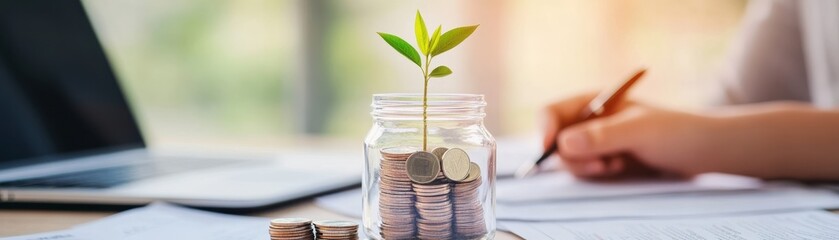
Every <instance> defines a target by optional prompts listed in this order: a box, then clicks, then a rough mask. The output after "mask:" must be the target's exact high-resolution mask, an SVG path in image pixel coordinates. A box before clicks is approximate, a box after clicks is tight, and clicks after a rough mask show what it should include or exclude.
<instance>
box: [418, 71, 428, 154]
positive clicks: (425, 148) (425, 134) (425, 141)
mask: <svg viewBox="0 0 839 240" xmlns="http://www.w3.org/2000/svg"><path fill="white" fill-rule="evenodd" d="M428 65H431V57H430V56H428V55H425V69H422V68H420V70H422V75H423V87H422V150H423V151H428V80H429V79H431V77H429V76H428V75H429V74H428Z"/></svg>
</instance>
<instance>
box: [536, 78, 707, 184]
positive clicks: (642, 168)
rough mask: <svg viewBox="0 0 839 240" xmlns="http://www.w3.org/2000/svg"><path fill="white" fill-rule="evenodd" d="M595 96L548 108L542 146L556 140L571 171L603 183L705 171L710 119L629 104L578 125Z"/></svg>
mask: <svg viewBox="0 0 839 240" xmlns="http://www.w3.org/2000/svg"><path fill="white" fill-rule="evenodd" d="M595 95H596V94H595V93H588V94H581V95H578V96H575V97H572V98H569V99H566V100H564V101H560V102H557V103H554V104H551V105H550V106H549V107H548V108H547V112H548V114H547V115H548V116H547V119H548V120H547V127H546V134H545V139H544V143H545V145H544V147H545V148H547V147H549V146H548V145H549V144H551V143H553V142H556V144H558V146H557V147H558V149H559V152H558V154H559V155H560V158H561V160H562V162H563V164H564V166H565V167H566V168H567V169H568V170H569V171H570V172H571V173H573V174H574V175H576V176H578V177H582V178H589V179H602V178H616V177H634V176H655V175H660V174H667V175H673V174H676V175H692V174H695V173H699V172H703V171H706V170H707V167H708V166H704V165H703V164H702V158H701V157H699V156H701V149H702V147H703V146H704V144H703V142H704V139H705V136H707V134H706V133H705V131H707V130H709V129H710V128H711V126H712V122H713V121H712V119H710V118H707V117H702V116H699V115H693V114H688V113H682V112H676V111H669V110H664V109H659V108H655V107H651V106H647V105H643V104H639V103H636V102H632V101H625V102H624V103H622V104H621V105H619V106H617V107H615V108H613V109H607V112H606V113H604V116H603V117H600V118H596V119H592V120H588V121H585V122H578V121H579V114H580V112H581V111H582V109H583V108H584V107H586V105H587V104H588V102H589V101H591V99H593V98H594V96H595ZM554 139H555V140H554Z"/></svg>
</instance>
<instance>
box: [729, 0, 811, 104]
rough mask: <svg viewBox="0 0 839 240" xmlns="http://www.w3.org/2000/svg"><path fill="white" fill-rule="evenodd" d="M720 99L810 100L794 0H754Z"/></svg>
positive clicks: (731, 53) (735, 45)
mask: <svg viewBox="0 0 839 240" xmlns="http://www.w3.org/2000/svg"><path fill="white" fill-rule="evenodd" d="M721 85H722V87H721V88H720V91H719V92H718V94H717V95H718V96H716V98H717V99H715V103H716V104H744V103H754V102H764V101H773V100H799V101H809V100H810V94H809V90H808V83H807V69H806V63H805V61H804V51H803V45H802V38H801V30H800V24H799V18H798V4H797V2H796V1H795V0H753V1H751V2H750V3H749V6H748V8H747V9H746V14H745V16H744V17H743V23H742V27H741V31H740V33H739V35H738V36H737V39H736V40H735V42H733V44H732V46H731V48H730V50H729V56H728V59H727V61H726V62H725V65H724V70H723V76H722V79H721Z"/></svg>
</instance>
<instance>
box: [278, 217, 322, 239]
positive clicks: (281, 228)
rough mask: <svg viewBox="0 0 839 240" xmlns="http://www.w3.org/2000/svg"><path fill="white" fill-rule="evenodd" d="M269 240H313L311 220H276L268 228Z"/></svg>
mask: <svg viewBox="0 0 839 240" xmlns="http://www.w3.org/2000/svg"><path fill="white" fill-rule="evenodd" d="M268 235H270V236H271V240H278V239H300V240H302V239H314V238H315V233H314V232H313V231H312V220H309V219H305V218H277V219H274V220H271V224H270V225H269V226H268Z"/></svg>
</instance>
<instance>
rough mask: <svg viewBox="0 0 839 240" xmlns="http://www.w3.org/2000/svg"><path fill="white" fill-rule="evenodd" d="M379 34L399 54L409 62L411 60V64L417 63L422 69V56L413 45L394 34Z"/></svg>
mask: <svg viewBox="0 0 839 240" xmlns="http://www.w3.org/2000/svg"><path fill="white" fill-rule="evenodd" d="M378 34H379V36H381V37H382V39H384V40H385V42H387V44H390V46H391V47H393V49H396V51H397V52H399V53H401V54H402V56H405V57H406V58H408V60H411V62H414V63H416V64H417V66H420V67H422V63H420V55H419V53H417V50H416V49H414V47H412V46H411V44H408V42H406V41H405V40H402V38H399V37H397V36H396V35H393V34H387V33H381V32H380V33H378Z"/></svg>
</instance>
